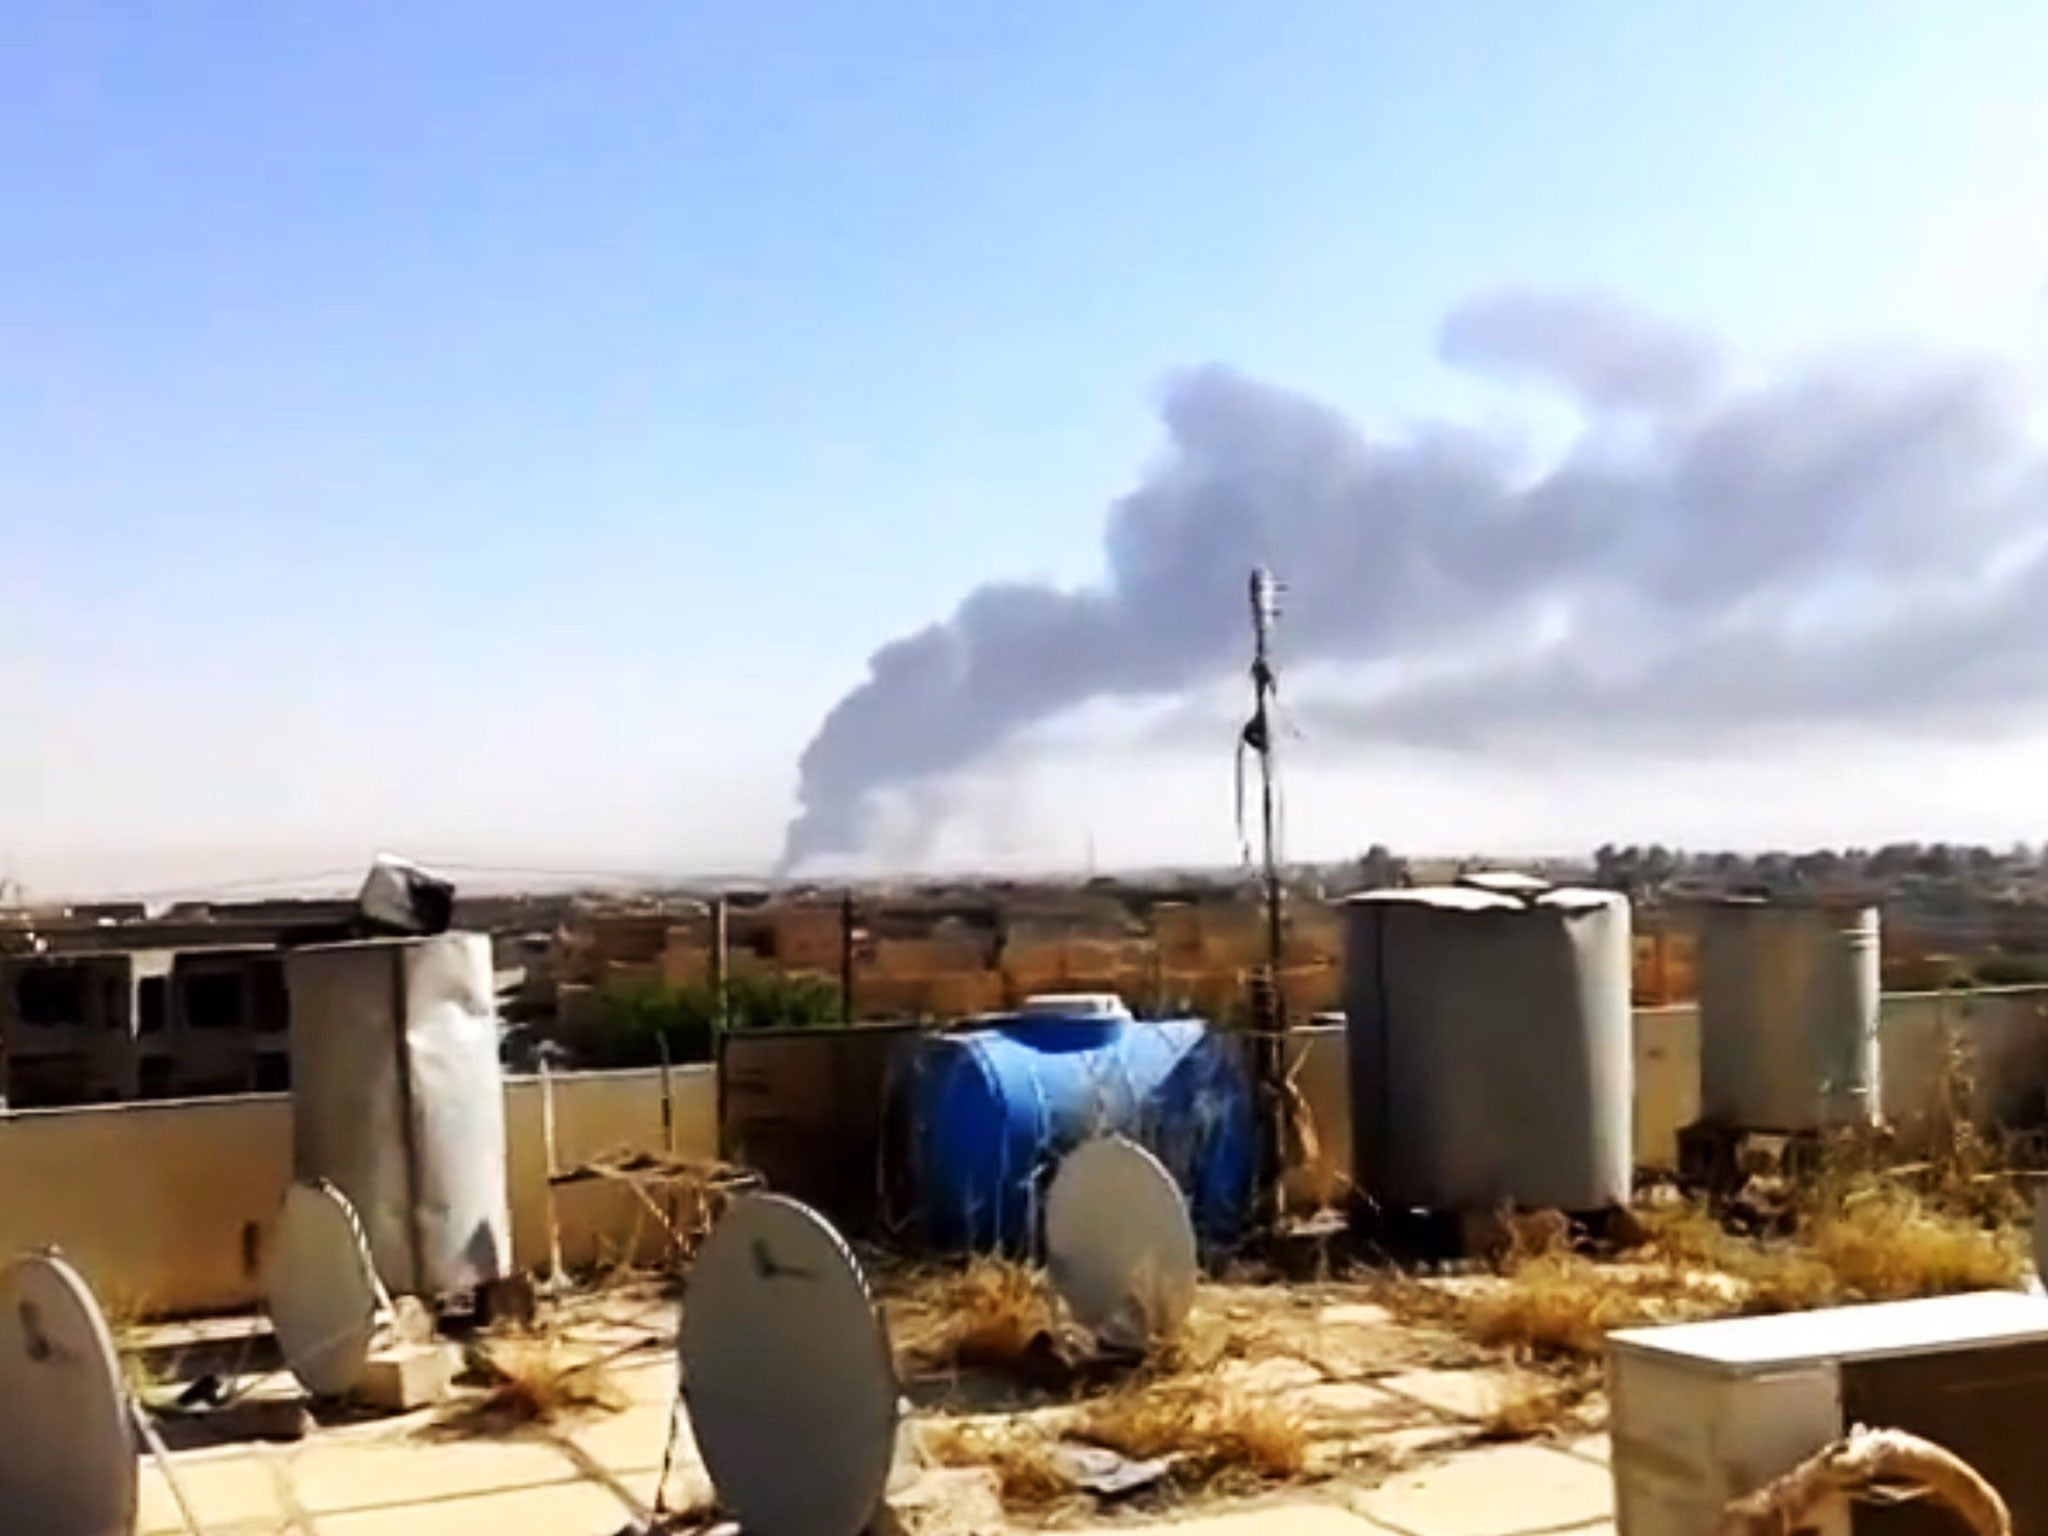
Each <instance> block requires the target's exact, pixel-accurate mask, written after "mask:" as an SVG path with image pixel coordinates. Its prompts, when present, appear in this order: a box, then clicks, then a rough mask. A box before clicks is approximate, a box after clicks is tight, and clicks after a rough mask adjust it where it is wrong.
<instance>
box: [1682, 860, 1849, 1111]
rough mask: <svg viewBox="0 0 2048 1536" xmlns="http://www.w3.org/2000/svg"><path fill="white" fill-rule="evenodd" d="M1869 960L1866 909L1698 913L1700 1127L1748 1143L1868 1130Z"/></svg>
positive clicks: (1725, 904) (1759, 904)
mask: <svg viewBox="0 0 2048 1536" xmlns="http://www.w3.org/2000/svg"><path fill="white" fill-rule="evenodd" d="M1878 948H1879V934H1878V913H1877V908H1876V907H1875V906H1871V905H1868V904H1865V903H1860V902H1825V901H1788V900H1775V901H1774V900H1765V899H1762V898H1747V897H1734V898H1729V899H1726V900H1722V901H1714V902H1709V903H1706V904H1705V905H1703V906H1702V907H1701V908H1700V911H1699V957H1698V974H1699V1008H1700V1116H1701V1118H1702V1119H1703V1120H1706V1121H1711V1122H1714V1123H1717V1124H1721V1125H1726V1126H1729V1127H1732V1128H1734V1129H1738V1130H1750V1131H1815V1130H1823V1129H1828V1128H1831V1127H1840V1126H1849V1125H1869V1124H1871V1123H1873V1122H1875V1121H1876V1120H1877V1118H1878V1116H1879V1113H1880V1111H1881V1109H1882V1103H1881V1099H1880V1092H1881V1089H1882V1067H1881V1062H1880V1056H1879V1044H1878V984H1879V966H1878V959H1879V956H1878Z"/></svg>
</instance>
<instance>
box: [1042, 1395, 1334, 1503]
mask: <svg viewBox="0 0 2048 1536" xmlns="http://www.w3.org/2000/svg"><path fill="white" fill-rule="evenodd" d="M1069 1433H1070V1434H1071V1435H1072V1436H1073V1437H1074V1438H1075V1439H1077V1440H1082V1441H1086V1442H1087V1443H1088V1444H1090V1445H1099V1446H1103V1447H1104V1448H1106V1449H1108V1450H1112V1451H1115V1452H1117V1453H1118V1454H1119V1455H1122V1456H1129V1457H1132V1458H1133V1459H1136V1460H1140V1461H1148V1460H1151V1459H1152V1458H1154V1457H1166V1458H1170V1459H1171V1460H1172V1462H1173V1471H1172V1474H1171V1475H1172V1478H1173V1481H1174V1483H1175V1485H1176V1486H1177V1487H1180V1488H1182V1489H1187V1490H1197V1489H1199V1490H1202V1491H1228V1490H1232V1489H1239V1488H1249V1487H1254V1486H1257V1485H1259V1484H1262V1483H1277V1482H1287V1481H1291V1480H1292V1479H1294V1478H1298V1477H1300V1476H1302V1475H1303V1474H1304V1473H1305V1472H1306V1471H1307V1470H1308V1452H1309V1432H1308V1428H1307V1426H1306V1425H1305V1424H1304V1423H1303V1421H1302V1419H1301V1417H1300V1416H1299V1415H1298V1414H1295V1413H1292V1412H1290V1411H1289V1410H1288V1409H1287V1408H1286V1407H1285V1406H1284V1405H1282V1404H1281V1403H1279V1402H1278V1401H1276V1400H1274V1399H1272V1398H1268V1397H1250V1396H1247V1395H1245V1394H1244V1393H1241V1392H1236V1391H1232V1390H1231V1389H1229V1388H1227V1387H1219V1386H1217V1385H1215V1384H1214V1383H1213V1382H1205V1381H1197V1382H1186V1383H1174V1384H1171V1385H1153V1386H1139V1387H1132V1388H1127V1389H1125V1390H1122V1391H1118V1392H1112V1393H1110V1394H1108V1395H1107V1396H1104V1397H1099V1398H1096V1399H1095V1400H1093V1401H1092V1402H1090V1403H1087V1404H1086V1405H1084V1406H1083V1408H1082V1409H1081V1412H1080V1414H1079V1416H1078V1417H1077V1418H1076V1420H1075V1421H1074V1424H1073V1426H1072V1428H1071V1429H1070V1430H1069Z"/></svg>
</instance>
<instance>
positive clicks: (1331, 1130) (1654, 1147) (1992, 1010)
mask: <svg viewBox="0 0 2048 1536" xmlns="http://www.w3.org/2000/svg"><path fill="white" fill-rule="evenodd" d="M1880 1028H1881V1030H1882V1032H1883V1062H1884V1066H1883V1071H1884V1111H1885V1117H1886V1119H1888V1120H1889V1121H1890V1122H1891V1123H1892V1124H1893V1125H1895V1126H1897V1127H1899V1129H1900V1130H1901V1132H1902V1133H1903V1135H1904V1136H1905V1138H1906V1140H1907V1141H1908V1142H1909V1143H1910V1142H1911V1140H1912V1138H1913V1135H1914V1132H1915V1131H1916V1130H1917V1128H1918V1127H1919V1126H1920V1124H1922V1123H1923V1121H1924V1119H1925V1115H1926V1111H1927V1108H1928V1106H1929V1105H1930V1104H1931V1103H1933V1102H1934V1100H1935V1097H1936V1095H1937V1092H1938V1090H1939V1088H1940V1084H1941V1080H1942V1074H1943V1070H1944V1068H1943V1063H1944V1059H1945V1056H1946V1053H1947V1052H1946V1046H1945V1044H1944V1041H1945V1039H1946V1038H1950V1037H1953V1038H1955V1039H1957V1040H1958V1041H1959V1042H1960V1043H1961V1045H1962V1047H1963V1054H1964V1059H1965V1060H1966V1062H1967V1063H1968V1064H1969V1066H1970V1071H1971V1076H1972V1077H1973V1079H1974V1081H1975V1084H1976V1105H1975V1108H1976V1110H1977V1113H1978V1114H1979V1116H1980V1117H1981V1118H1983V1119H1985V1120H1987V1121H2008V1122H2010V1121H2025V1120H2032V1119H2036V1118H2038V1117H2040V1115H2041V1114H2042V1111H2043V1106H2044V1101H2048V987H1999V988H1988V989H1985V990H1982V991H1976V992H1897V993H1887V994H1886V996H1885V998H1884V1000H1883V1015H1882V1022H1881V1024H1880ZM1299 1033H1300V1034H1301V1035H1302V1036H1303V1037H1304V1043H1303V1045H1302V1046H1301V1047H1300V1048H1299V1049H1298V1051H1297V1059H1298V1061H1299V1067H1298V1070H1297V1072H1296V1074H1295V1083H1296V1087H1297V1088H1298V1089H1299V1090H1300V1092H1301V1095H1302V1098H1303V1099H1304V1100H1305V1101H1306V1102H1307V1103H1308V1105H1309V1106H1310V1108H1311V1110H1312V1112H1313V1113H1314V1115H1315V1121H1316V1139H1317V1141H1318V1143H1319V1146H1320V1153H1321V1155H1320V1158H1319V1160H1318V1165H1317V1167H1316V1168H1315V1169H1314V1170H1311V1171H1304V1172H1302V1173H1298V1174H1297V1175H1296V1176H1295V1178H1294V1179H1293V1180H1292V1181H1291V1182H1290V1185H1289V1198H1290V1201H1291V1202H1294V1203H1297V1204H1299V1203H1304V1202H1306V1203H1310V1204H1313V1203H1314V1202H1315V1199H1316V1197H1318V1196H1320V1195H1322V1194H1324V1193H1326V1192H1329V1191H1333V1190H1334V1189H1336V1188H1337V1187H1338V1186H1337V1180H1338V1177H1339V1174H1340V1173H1341V1170H1343V1169H1345V1168H1347V1167H1348V1166H1349V1160H1350V1146H1351V1109H1350V1097H1349V1094H1348V1092H1347V1090H1346V1087H1345V1082H1344V1031H1343V1028H1342V1026H1341V1025H1330V1026H1319V1027H1317V1028H1314V1029H1309V1030H1303V1031H1300V1032H1299ZM1699 1076H1700V1021H1699V1010H1698V1009H1697V1008H1695V1007H1693V1006H1692V1005H1691V1004H1689V1003H1685V1004H1678V1005H1676V1006H1673V1007H1668V1008H1639V1009H1637V1010H1636V1014H1635V1155H1636V1162H1637V1163H1638V1164H1640V1165H1642V1166H1644V1167H1648V1168H1671V1167H1673V1166H1675V1165H1676V1163H1677V1160H1678V1132H1679V1130H1680V1129H1681V1128H1682V1127H1684V1126H1686V1125H1690V1124H1691V1123H1692V1122H1693V1121H1694V1120H1696V1119H1698V1118H1699V1111H1700V1081H1699Z"/></svg>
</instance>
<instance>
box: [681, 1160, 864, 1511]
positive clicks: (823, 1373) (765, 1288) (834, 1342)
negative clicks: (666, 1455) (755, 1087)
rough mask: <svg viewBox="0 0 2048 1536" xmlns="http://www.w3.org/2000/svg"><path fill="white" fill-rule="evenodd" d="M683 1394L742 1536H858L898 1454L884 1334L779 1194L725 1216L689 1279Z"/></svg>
mask: <svg viewBox="0 0 2048 1536" xmlns="http://www.w3.org/2000/svg"><path fill="white" fill-rule="evenodd" d="M678 1344H679V1348H680V1353H681V1357H682V1368H683V1395H684V1398H685V1400H686V1401H687V1402H688V1404H689V1410H690V1425H691V1428H692V1429H693V1430H694V1432H695V1434H696V1437H697V1449H698V1450H699V1451H700V1452H701V1453H702V1454H703V1457H704V1467H705V1470H706V1471H707V1472H709V1473H710V1475H711V1483H712V1486H713V1487H714V1488H715V1489H717V1491H718V1501H719V1503H720V1505H721V1506H723V1507H724V1508H725V1509H727V1510H728V1511H730V1512H731V1513H732V1515H733V1516H734V1517H735V1518H736V1519H737V1520H738V1521H739V1524H740V1527H741V1529H743V1530H744V1531H746V1532H747V1533H748V1536H859V1533H860V1532H862V1531H864V1530H866V1529H867V1526H868V1523H869V1521H870V1520H871V1519H873V1517H874V1514H875V1511H876V1509H877V1508H878V1507H879V1506H880V1504H881V1501H882V1494H883V1491H884V1489H885V1488H886V1486H887V1484H888V1480H889V1467H890V1463H891V1462H892V1460H893V1459H894V1457H895V1451H896V1430H897V1422H898V1416H899V1413H900V1407H899V1402H898V1392H897V1384H896V1369H895V1364H894V1361H893V1358H892V1356H891V1354H890V1351H889V1339H888V1335H887V1334H886V1333H885V1332H884V1331H883V1328H882V1320H881V1317H880V1316H879V1314H877V1312H876V1311H875V1304H874V1301H873V1300H872V1298H871V1297H870V1296H869V1294H868V1287H867V1280H866V1278H865V1277H864V1276H863V1275H862V1274H861V1270H860V1265H859V1264H858V1263H857V1262H856V1261H855V1259H854V1257H853V1254H852V1252H851V1251H850V1250H849V1249H848V1248H847V1246H846V1244H845V1242H844V1241H843V1240H842V1239H841V1238H840V1236H839V1234H838V1233H837V1232H835V1231H833V1229H832V1227H831V1225H830V1224H829V1223H828V1222H827V1221H826V1220H825V1219H824V1218H823V1217H822V1216H820V1215H818V1213H817V1212H815V1211H813V1210H811V1209H810V1207H808V1206H805V1205H800V1204H798V1203H797V1202H796V1201H794V1200H791V1199H788V1198H787V1197H785V1196H782V1195H747V1196H744V1197H743V1198H741V1199H739V1200H737V1201H735V1202H734V1203H733V1204H732V1205H731V1206H730V1207H728V1208H727V1210H726V1213H725V1215H724V1216H723V1217H722V1218H721V1219H720V1220H719V1223H718V1225H717V1226H716V1227H714V1228H713V1229H712V1232H711V1235H710V1236H709V1237H708V1238H706V1239H705V1241H704V1247H703V1249H702V1251H701V1252H700V1253H699V1254H698V1257H697V1262H696V1264H695V1266H694V1267H693V1268H692V1269H691V1271H690V1276H689V1281H688V1289H687V1291H686V1292H685V1294H684V1298H683V1323H682V1330H681V1337H680V1339H679V1341H678Z"/></svg>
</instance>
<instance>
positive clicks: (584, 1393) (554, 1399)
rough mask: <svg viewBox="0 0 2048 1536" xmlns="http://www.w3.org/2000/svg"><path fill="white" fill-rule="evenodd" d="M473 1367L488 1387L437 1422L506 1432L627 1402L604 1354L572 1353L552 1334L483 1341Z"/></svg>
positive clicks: (453, 1428) (469, 1430) (465, 1430)
mask: <svg viewBox="0 0 2048 1536" xmlns="http://www.w3.org/2000/svg"><path fill="white" fill-rule="evenodd" d="M470 1369H471V1371H472V1372H473V1373H474V1374H476V1375H478V1376H481V1377H482V1378H483V1379H484V1382H485V1386H484V1390H483V1392H482V1393H481V1394H480V1395H479V1396H476V1397H473V1398H469V1399H467V1400H465V1401H463V1402H461V1403H459V1404H457V1405H455V1406H454V1407H453V1408H452V1409H451V1410H450V1411H449V1412H447V1413H446V1414H444V1415H443V1416H442V1417H441V1419H440V1420H439V1424H438V1427H439V1428H441V1429H443V1430H446V1431H449V1432H451V1433H456V1434H508V1433H511V1432H513V1431H516V1430H520V1429H524V1428H527V1427H528V1426H531V1425H536V1424H552V1423H555V1422H556V1421H557V1420H561V1419H567V1418H575V1417H578V1416H581V1415H584V1414H589V1413H613V1412H616V1411H617V1410H618V1409H620V1408H622V1407H624V1406H625V1395H624V1394H623V1393H622V1392H620V1391H619V1389H618V1387H617V1385H616V1384H615V1383H614V1382H613V1381H612V1379H611V1374H610V1371H609V1370H608V1368H607V1367H606V1365H605V1363H604V1361H603V1360H602V1359H593V1358H591V1357H588V1356H572V1355H571V1354H570V1353H569V1352H568V1351H567V1350H565V1349H564V1348H563V1347H562V1346H561V1345H560V1344H558V1343H555V1342H554V1341H552V1340H546V1339H543V1340H537V1341H533V1342H527V1341H523V1340H522V1341H516V1342H515V1341H497V1342H493V1343H490V1344H486V1345H483V1346H480V1347H479V1348H477V1349H475V1350H473V1351H472V1352H471V1354H470Z"/></svg>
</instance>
